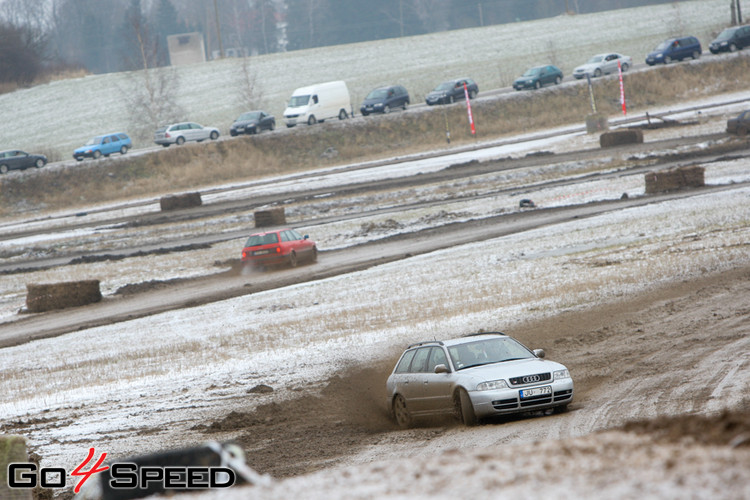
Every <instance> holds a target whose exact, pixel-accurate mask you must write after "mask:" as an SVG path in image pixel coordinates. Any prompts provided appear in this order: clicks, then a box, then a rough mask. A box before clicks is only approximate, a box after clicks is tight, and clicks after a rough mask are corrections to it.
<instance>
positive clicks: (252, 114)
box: [229, 111, 276, 137]
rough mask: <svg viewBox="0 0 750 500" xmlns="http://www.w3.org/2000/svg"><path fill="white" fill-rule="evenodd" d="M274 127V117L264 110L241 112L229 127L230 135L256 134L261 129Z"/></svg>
mask: <svg viewBox="0 0 750 500" xmlns="http://www.w3.org/2000/svg"><path fill="white" fill-rule="evenodd" d="M275 127H276V118H274V117H273V115H270V114H268V113H266V112H265V111H248V112H247V113H242V114H241V115H240V116H239V117H238V118H237V119H236V120H235V121H234V123H233V124H232V128H230V129H229V135H231V136H232V137H234V136H236V135H239V134H257V133H258V132H262V131H263V130H273V129H274V128H275Z"/></svg>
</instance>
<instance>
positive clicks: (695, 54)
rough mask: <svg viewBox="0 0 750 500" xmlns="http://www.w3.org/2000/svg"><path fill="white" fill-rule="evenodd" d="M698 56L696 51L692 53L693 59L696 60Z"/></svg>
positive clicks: (698, 53)
mask: <svg viewBox="0 0 750 500" xmlns="http://www.w3.org/2000/svg"><path fill="white" fill-rule="evenodd" d="M700 56H701V53H700V52H698V51H697V50H696V51H695V52H693V59H698V58H700Z"/></svg>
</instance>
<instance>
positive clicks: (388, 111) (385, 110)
mask: <svg viewBox="0 0 750 500" xmlns="http://www.w3.org/2000/svg"><path fill="white" fill-rule="evenodd" d="M390 112H391V107H390V106H388V105H386V107H384V108H383V113H385V114H386V115H387V114H388V113H390Z"/></svg>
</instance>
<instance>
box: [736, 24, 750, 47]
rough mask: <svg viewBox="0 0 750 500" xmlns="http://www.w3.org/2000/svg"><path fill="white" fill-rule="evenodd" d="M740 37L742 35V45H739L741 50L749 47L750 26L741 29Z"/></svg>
mask: <svg viewBox="0 0 750 500" xmlns="http://www.w3.org/2000/svg"><path fill="white" fill-rule="evenodd" d="M739 35H740V37H739V38H740V43H739V44H738V46H739V48H741V49H742V48H745V47H747V46H750V26H745V27H744V28H740V29H739Z"/></svg>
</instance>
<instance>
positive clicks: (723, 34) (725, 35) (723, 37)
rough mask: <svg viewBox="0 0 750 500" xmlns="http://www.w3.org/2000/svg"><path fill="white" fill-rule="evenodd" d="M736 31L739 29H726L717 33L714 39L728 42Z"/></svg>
mask: <svg viewBox="0 0 750 500" xmlns="http://www.w3.org/2000/svg"><path fill="white" fill-rule="evenodd" d="M738 29H739V28H727V29H725V30H724V31H722V32H721V33H719V36H717V37H716V40H717V41H719V42H720V41H722V40H729V39H730V38H732V35H734V32H735V31H737V30H738Z"/></svg>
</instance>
